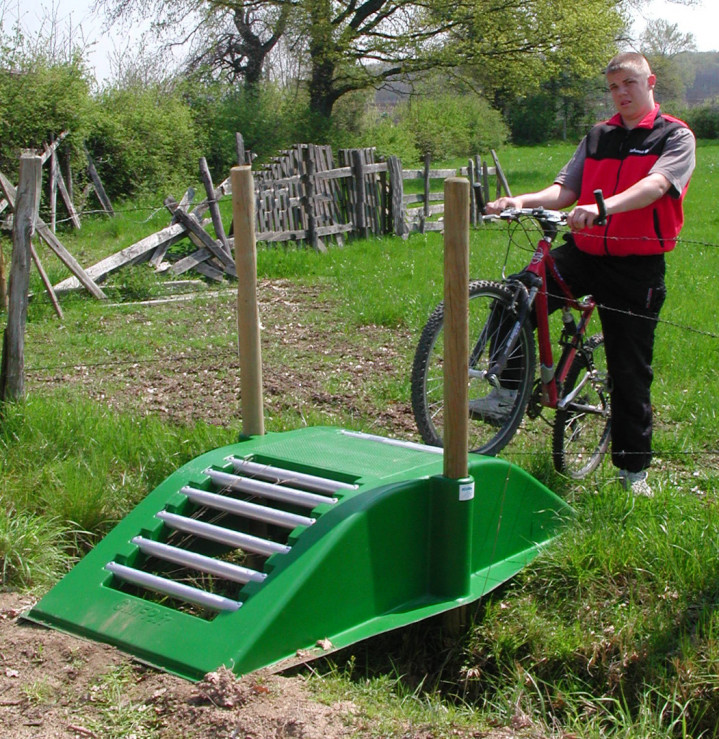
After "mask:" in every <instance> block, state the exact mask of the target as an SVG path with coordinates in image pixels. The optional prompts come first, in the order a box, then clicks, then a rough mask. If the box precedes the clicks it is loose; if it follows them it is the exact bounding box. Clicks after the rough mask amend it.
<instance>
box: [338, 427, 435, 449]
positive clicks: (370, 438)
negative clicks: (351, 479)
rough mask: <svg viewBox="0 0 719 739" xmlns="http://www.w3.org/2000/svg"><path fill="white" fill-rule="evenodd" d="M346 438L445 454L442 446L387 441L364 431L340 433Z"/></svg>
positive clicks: (394, 440)
mask: <svg viewBox="0 0 719 739" xmlns="http://www.w3.org/2000/svg"><path fill="white" fill-rule="evenodd" d="M340 433H341V434H343V435H344V436H350V437H352V438H354V439H366V440H367V441H376V442H377V443H378V444H386V445H387V446H401V447H404V448H405V449H416V450H417V451H418V452H430V453H431V454H444V449H442V447H440V446H429V445H427V444H418V443H417V442H416V441H404V440H403V439H387V438H385V437H384V436H377V435H376V434H365V433H364V432H362V431H345V430H344V429H342V430H341V431H340Z"/></svg>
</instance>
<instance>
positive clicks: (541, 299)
mask: <svg viewBox="0 0 719 739" xmlns="http://www.w3.org/2000/svg"><path fill="white" fill-rule="evenodd" d="M551 248H552V240H551V238H549V237H548V236H546V235H545V236H542V238H541V239H540V240H539V243H538V244H537V248H536V250H535V251H534V254H533V255H532V259H531V261H530V263H529V265H528V266H527V267H526V269H525V271H526V272H529V273H531V274H534V275H537V277H539V278H540V279H541V281H542V287H541V288H540V290H539V291H538V292H537V294H536V296H535V299H534V311H535V316H536V321H537V342H538V344H539V374H540V377H541V381H542V405H544V406H546V407H548V408H556V407H557V404H558V403H559V393H558V389H557V384H558V382H559V383H563V382H564V380H565V379H566V376H567V373H568V372H569V368H570V367H571V365H572V361H573V360H574V356H575V355H576V353H577V349H578V348H579V340H580V338H581V337H582V336H583V335H584V332H585V331H586V327H587V324H588V323H589V319H590V318H591V316H592V313H593V311H594V308H595V307H596V303H595V302H594V300H593V299H592V298H591V297H588V298H586V299H585V300H583V301H581V302H580V301H578V300H577V299H576V298H575V297H574V296H573V295H572V293H571V291H570V290H569V287H568V286H567V284H566V283H565V282H564V280H562V279H561V278H560V277H559V274H558V273H557V271H556V270H554V269H553V267H554V258H553V257H552V254H551ZM547 265H549V268H550V269H552V273H553V274H554V276H555V279H556V280H557V283H558V284H559V287H560V288H561V290H562V293H563V295H564V298H565V304H566V305H567V306H568V307H570V308H574V309H575V310H578V311H579V312H580V313H581V318H580V319H579V324H578V325H577V327H576V330H575V331H574V336H573V337H572V340H571V341H570V342H567V343H566V344H565V345H564V350H563V351H562V356H561V357H560V359H559V364H558V366H557V368H556V370H555V366H554V356H553V354H552V342H551V337H550V335H549V304H548V295H547Z"/></svg>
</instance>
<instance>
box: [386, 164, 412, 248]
mask: <svg viewBox="0 0 719 739" xmlns="http://www.w3.org/2000/svg"><path fill="white" fill-rule="evenodd" d="M387 169H388V170H389V191H390V206H389V207H390V218H391V220H392V231H393V232H394V233H395V234H397V236H401V237H402V238H403V239H406V238H407V236H408V235H409V228H407V224H406V223H405V219H404V200H403V198H404V179H403V178H402V162H401V161H400V160H399V157H395V156H391V157H389V158H388V159H387Z"/></svg>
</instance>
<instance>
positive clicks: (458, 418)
mask: <svg viewBox="0 0 719 739" xmlns="http://www.w3.org/2000/svg"><path fill="white" fill-rule="evenodd" d="M469 192H470V189H469V181H468V180H466V179H465V178H464V177H448V178H447V179H446V180H445V181H444V208H445V210H444V290H445V299H444V306H445V314H444V417H445V420H446V423H445V427H444V431H445V433H444V476H445V477H448V478H450V479H453V480H457V479H461V478H465V477H467V464H468V461H467V433H468V425H469V417H468V415H467V402H468V400H467V392H468V390H467V377H468V375H469V359H468V357H469V328H468V320H469V319H468V310H469V291H468V285H469V197H470V195H469Z"/></svg>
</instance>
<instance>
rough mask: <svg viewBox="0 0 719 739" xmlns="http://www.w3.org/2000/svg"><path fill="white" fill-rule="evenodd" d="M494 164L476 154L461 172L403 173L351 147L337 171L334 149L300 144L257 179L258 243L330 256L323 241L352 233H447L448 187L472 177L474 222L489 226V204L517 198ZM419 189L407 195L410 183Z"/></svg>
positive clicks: (426, 169) (391, 162) (427, 165)
mask: <svg viewBox="0 0 719 739" xmlns="http://www.w3.org/2000/svg"><path fill="white" fill-rule="evenodd" d="M491 156H492V160H493V163H492V164H491V165H490V164H488V162H487V161H486V160H484V161H483V160H482V158H481V157H479V156H476V157H473V158H471V159H469V160H468V163H467V166H466V167H460V168H459V169H432V167H431V162H430V160H429V158H426V159H425V162H424V166H423V167H421V168H415V169H403V168H402V164H401V162H400V161H399V159H397V158H396V157H390V158H389V159H387V160H386V161H376V159H375V150H374V149H345V150H341V151H340V152H339V158H340V162H339V166H335V164H334V160H333V154H332V150H331V148H330V147H327V146H315V145H312V144H309V145H307V144H302V145H297V146H295V147H294V148H292V149H290V150H288V151H285V152H283V153H282V154H281V155H280V156H279V157H277V158H276V159H275V160H273V161H272V162H271V163H270V164H268V165H266V166H265V167H263V168H262V169H260V170H258V172H256V173H255V188H256V219H257V239H258V241H268V242H273V241H302V242H307V243H309V244H310V245H311V246H312V247H313V248H315V249H319V250H323V249H324V243H323V239H324V238H326V237H333V238H334V239H335V240H337V241H339V242H340V243H341V242H342V241H343V239H344V236H345V235H346V234H350V233H354V234H357V235H358V236H362V237H365V238H366V237H367V236H370V235H381V234H389V233H393V234H397V235H399V236H407V235H408V234H409V233H411V232H413V231H420V232H425V231H432V230H441V228H442V221H441V217H442V216H443V214H444V202H443V197H444V195H443V191H442V182H443V181H444V179H446V178H447V177H453V176H456V175H464V176H467V177H468V178H469V180H470V183H471V184H472V185H473V187H472V193H473V198H472V203H471V221H472V224H473V225H478V224H480V223H482V206H483V203H484V202H486V201H487V200H488V199H490V198H491V197H492V195H493V194H492V192H491V191H490V190H491V188H490V178H495V179H496V188H495V193H494V194H495V195H497V196H498V195H499V194H501V192H502V191H504V192H506V193H507V194H509V193H510V190H509V185H508V183H507V180H506V178H505V176H504V173H503V172H502V169H501V166H500V165H499V161H498V160H497V156H496V154H495V153H494V152H491ZM412 180H416V181H418V182H419V183H421V184H420V186H419V187H413V188H411V189H412V190H415V192H409V193H406V192H405V190H406V189H407V188H405V183H406V182H408V181H412Z"/></svg>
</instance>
